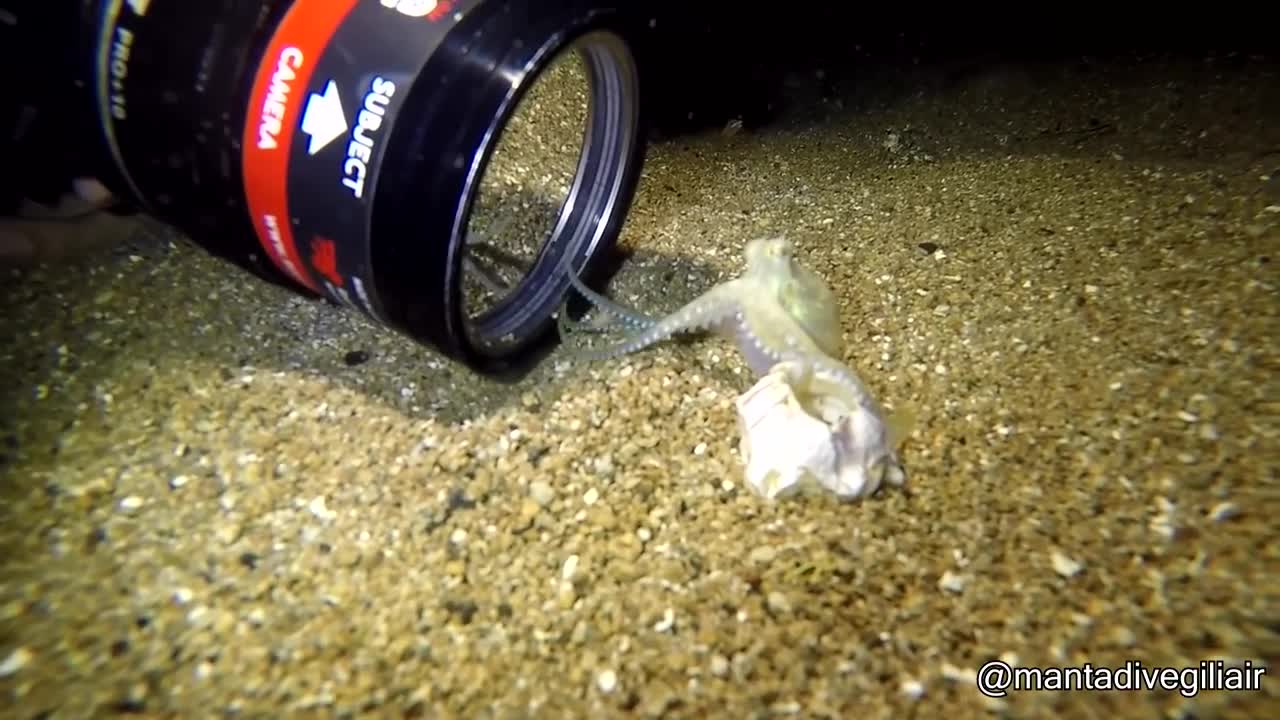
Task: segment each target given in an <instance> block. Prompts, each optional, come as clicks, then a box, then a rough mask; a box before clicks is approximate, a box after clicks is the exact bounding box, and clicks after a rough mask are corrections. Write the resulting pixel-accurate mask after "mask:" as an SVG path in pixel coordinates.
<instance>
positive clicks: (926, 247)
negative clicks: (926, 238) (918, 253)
mask: <svg viewBox="0 0 1280 720" xmlns="http://www.w3.org/2000/svg"><path fill="white" fill-rule="evenodd" d="M916 247H918V248H920V249H921V250H923V251H924V252H925V254H927V255H932V254H934V253H935V252H937V251H938V243H931V242H922V243H920V244H919V245H917V246H916Z"/></svg>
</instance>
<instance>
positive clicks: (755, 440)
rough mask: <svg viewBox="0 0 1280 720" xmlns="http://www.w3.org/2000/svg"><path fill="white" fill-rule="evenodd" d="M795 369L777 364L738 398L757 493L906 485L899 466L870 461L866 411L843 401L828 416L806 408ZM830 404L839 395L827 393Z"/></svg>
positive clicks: (857, 493) (855, 494)
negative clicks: (793, 382) (792, 371)
mask: <svg viewBox="0 0 1280 720" xmlns="http://www.w3.org/2000/svg"><path fill="white" fill-rule="evenodd" d="M788 377H789V374H788V372H787V369H786V368H784V367H783V366H782V365H779V366H778V367H775V368H774V370H773V371H771V372H769V373H768V374H767V375H765V376H764V377H763V378H761V379H760V381H759V382H757V383H756V384H755V385H754V386H753V387H752V388H751V389H750V390H748V391H746V392H745V393H743V394H742V395H740V396H739V397H738V399H737V407H738V428H739V431H740V433H741V439H740V440H739V447H738V449H739V452H740V453H741V455H742V458H743V460H744V461H745V462H746V483H747V485H748V486H749V487H751V489H752V490H753V491H755V492H756V493H757V494H759V495H761V496H763V497H765V498H769V499H777V498H782V497H787V496H791V495H796V494H805V493H811V492H822V491H824V490H825V491H829V492H832V493H834V494H835V495H836V496H837V497H838V498H840V499H842V500H855V499H861V498H864V497H867V496H869V495H871V494H873V493H874V492H876V491H877V490H878V489H879V488H880V485H881V484H882V483H884V482H886V481H887V482H889V483H890V484H894V485H902V484H903V483H904V481H905V476H904V474H903V473H902V471H901V469H900V468H898V467H897V466H896V465H892V466H885V465H881V464H876V465H872V466H871V467H868V466H867V465H866V463H867V461H868V459H869V458H868V457H867V452H866V446H867V443H866V441H865V439H864V438H865V437H866V434H865V433H866V431H867V428H866V427H865V426H866V425H867V423H866V420H867V418H866V411H865V410H864V409H862V408H850V407H847V406H841V407H839V408H837V410H838V411H837V412H835V413H830V412H823V413H822V415H823V416H825V417H826V418H827V419H826V420H823V419H820V418H819V417H816V416H815V415H813V414H811V413H810V412H809V411H807V410H806V409H805V406H804V404H802V402H801V400H800V399H799V397H797V394H796V391H795V388H793V387H792V386H791V384H790V383H789V381H788ZM823 400H825V401H826V405H827V407H825V408H823V409H824V410H830V409H832V408H831V407H830V406H831V404H832V402H833V400H834V399H833V398H829V397H828V398H823Z"/></svg>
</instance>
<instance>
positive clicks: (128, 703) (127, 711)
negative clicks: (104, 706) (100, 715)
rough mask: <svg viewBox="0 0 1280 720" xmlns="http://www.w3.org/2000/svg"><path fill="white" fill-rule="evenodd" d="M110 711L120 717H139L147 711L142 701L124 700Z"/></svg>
mask: <svg viewBox="0 0 1280 720" xmlns="http://www.w3.org/2000/svg"><path fill="white" fill-rule="evenodd" d="M112 709H113V710H115V711H116V712H117V713H119V714H121V715H139V714H141V713H144V712H146V711H147V703H146V701H144V700H133V699H129V698H125V699H124V700H121V701H119V702H117V703H116V704H114V705H112Z"/></svg>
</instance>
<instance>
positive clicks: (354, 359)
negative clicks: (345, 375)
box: [342, 350, 369, 367]
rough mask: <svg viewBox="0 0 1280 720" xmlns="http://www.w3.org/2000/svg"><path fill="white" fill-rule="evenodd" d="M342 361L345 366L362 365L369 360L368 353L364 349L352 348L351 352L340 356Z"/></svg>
mask: <svg viewBox="0 0 1280 720" xmlns="http://www.w3.org/2000/svg"><path fill="white" fill-rule="evenodd" d="M342 362H344V363H346V364H347V367H355V366H356V365H363V364H365V363H367V362H369V353H367V352H365V351H364V350H352V351H351V352H349V353H347V354H346V355H343V356H342Z"/></svg>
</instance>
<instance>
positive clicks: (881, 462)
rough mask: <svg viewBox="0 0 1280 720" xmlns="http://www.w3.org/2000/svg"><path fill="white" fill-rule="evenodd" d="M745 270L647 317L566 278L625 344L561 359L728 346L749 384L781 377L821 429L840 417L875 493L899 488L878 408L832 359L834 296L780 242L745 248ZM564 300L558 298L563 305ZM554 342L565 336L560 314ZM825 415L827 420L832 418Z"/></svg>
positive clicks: (835, 348)
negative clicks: (682, 336) (622, 330)
mask: <svg viewBox="0 0 1280 720" xmlns="http://www.w3.org/2000/svg"><path fill="white" fill-rule="evenodd" d="M745 255H746V270H745V272H744V273H743V274H742V275H741V276H740V277H737V278H735V279H733V280H729V281H727V282H723V283H720V284H718V285H716V286H714V287H712V288H711V289H710V290H708V291H707V292H705V293H703V294H702V295H701V296H699V297H698V298H696V299H694V300H693V301H691V302H689V303H688V304H686V305H685V306H684V307H681V308H680V309H678V310H676V311H675V312H673V313H671V314H670V315H667V316H666V317H662V318H655V317H650V316H648V315H645V314H643V313H639V312H636V311H635V310H632V309H630V308H626V307H623V306H622V305H619V304H617V303H615V302H613V301H612V300H609V299H608V298H606V297H604V296H603V295H600V294H599V293H596V292H595V291H593V290H591V289H590V288H588V287H587V286H586V285H584V284H583V283H582V281H581V280H579V279H578V278H577V277H575V276H574V274H573V273H572V272H570V273H569V280H570V282H571V283H572V285H573V287H574V289H576V290H577V291H578V292H579V293H581V294H582V295H583V296H584V297H586V298H587V300H589V301H590V302H591V303H592V304H593V305H595V306H596V307H597V308H599V309H600V310H603V311H605V312H607V313H609V314H610V315H613V316H614V317H616V318H617V320H618V322H620V323H621V324H623V325H624V326H626V327H628V328H629V329H630V331H631V332H630V335H629V337H627V338H625V339H624V340H622V341H621V342H619V343H617V344H616V345H612V346H609V347H604V348H599V349H595V348H585V349H575V350H573V351H571V355H570V357H571V358H573V359H578V360H587V361H591V360H605V359H609V358H614V357H619V356H622V355H626V354H629V353H633V352H636V351H639V350H642V349H644V348H647V347H649V346H651V345H654V344H656V343H659V342H662V341H663V340H666V339H668V338H670V337H672V336H673V335H676V334H678V333H684V332H705V331H710V332H712V333H714V334H716V335H719V336H721V337H724V338H725V339H728V340H730V341H732V342H733V343H734V344H735V345H737V347H738V349H739V351H741V352H742V354H743V356H744V358H745V360H746V363H747V365H748V367H750V369H751V371H752V372H753V373H754V374H755V375H757V376H761V377H762V376H764V375H766V374H767V373H769V372H771V371H774V372H776V371H778V370H782V371H784V372H785V376H786V378H787V382H788V384H789V385H791V387H792V388H793V390H794V392H795V393H796V395H797V397H798V398H799V399H800V401H801V403H802V405H803V406H804V407H805V409H806V410H807V411H808V412H809V413H810V414H812V415H814V416H815V417H819V418H822V419H824V420H826V421H827V422H828V423H832V422H835V421H836V419H837V418H838V416H839V415H841V414H846V413H847V414H850V415H852V417H851V418H850V420H851V423H850V424H851V427H853V428H854V437H853V445H854V447H852V448H848V451H849V452H851V454H852V456H854V457H857V458H858V460H857V462H858V463H859V465H860V467H861V469H862V470H863V471H864V472H865V473H867V475H868V479H869V480H871V481H872V482H874V483H875V484H876V485H877V486H878V485H879V484H880V483H881V482H882V481H884V482H888V483H890V484H894V485H901V484H903V482H905V480H906V471H905V470H904V469H903V466H902V463H901V461H900V460H899V459H898V456H897V453H896V451H895V449H894V448H895V446H896V444H897V439H898V438H897V436H898V435H899V434H900V431H899V430H896V429H895V430H891V429H890V422H889V420H888V419H887V418H886V416H885V413H884V411H883V409H882V408H881V407H880V405H879V404H878V403H877V402H876V401H875V399H874V398H873V397H872V396H871V394H870V392H868V390H867V389H866V387H865V386H864V385H863V383H862V381H861V380H860V379H859V378H858V376H857V375H856V374H855V373H854V372H853V371H852V370H851V369H849V368H848V367H846V366H845V365H844V364H842V363H841V362H840V361H838V360H837V359H836V358H840V357H843V355H844V342H843V339H842V336H841V328H840V317H839V314H838V312H837V302H836V297H835V294H834V293H833V292H832V291H831V289H830V288H829V287H828V286H827V284H826V282H825V281H824V280H823V279H822V278H821V277H820V276H819V275H818V274H817V273H816V272H814V271H813V270H811V269H809V268H807V267H805V266H804V265H801V264H800V263H799V262H797V261H796V259H795V256H794V252H793V248H792V245H791V243H790V241H788V240H786V239H782V238H769V239H756V240H751V241H750V242H748V243H747V246H746V251H745ZM566 302H567V298H566ZM559 327H560V333H561V335H562V336H566V335H568V334H569V332H570V331H571V330H572V329H573V328H574V325H573V324H572V323H570V321H569V320H568V318H567V317H566V307H565V306H563V305H562V306H561V308H560V313H559ZM833 415H834V416H835V417H833Z"/></svg>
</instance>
